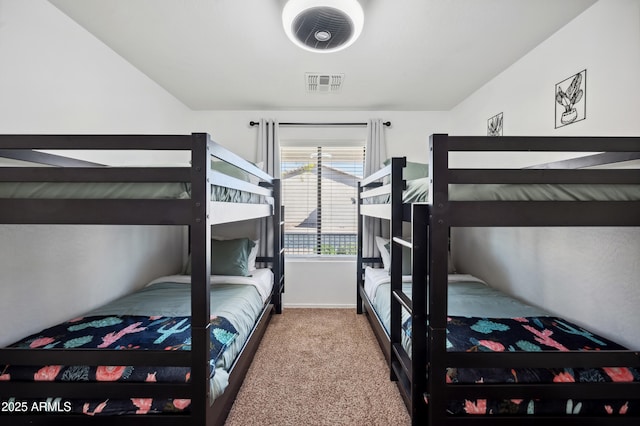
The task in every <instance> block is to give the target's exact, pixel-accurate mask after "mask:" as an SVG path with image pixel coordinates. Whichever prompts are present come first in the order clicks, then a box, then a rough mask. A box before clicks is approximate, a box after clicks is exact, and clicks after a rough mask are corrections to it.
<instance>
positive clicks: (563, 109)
mask: <svg viewBox="0 0 640 426" xmlns="http://www.w3.org/2000/svg"><path fill="white" fill-rule="evenodd" d="M586 92H587V70H586V69H585V70H582V71H580V72H579V73H577V74H574V75H572V76H571V77H569V78H566V79H564V80H562V81H561V82H560V83H558V84H556V91H555V106H556V109H555V110H556V118H555V120H556V121H555V125H556V129H557V128H559V127H563V126H566V125H567V124H572V123H576V122H578V121H581V120H584V119H585V118H586V115H587V108H586V105H587V103H586Z"/></svg>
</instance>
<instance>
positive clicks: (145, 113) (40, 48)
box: [0, 0, 190, 345]
mask: <svg viewBox="0 0 640 426" xmlns="http://www.w3.org/2000/svg"><path fill="white" fill-rule="evenodd" d="M188 113H189V110H188V109H187V108H185V107H184V105H182V104H181V103H180V102H178V101H177V100H176V99H175V98H173V97H172V96H170V95H169V94H168V93H167V92H165V91H164V90H162V89H161V88H160V87H159V86H157V85H156V84H155V83H153V82H151V81H150V80H149V79H148V78H147V77H146V76H144V75H143V74H142V73H140V72H139V71H138V70H136V69H135V68H133V67H132V66H131V65H130V64H129V63H127V62H126V61H124V60H123V59H122V58H121V57H119V56H118V55H116V54H115V53H114V52H113V51H111V50H110V49H108V48H107V47H105V46H104V45H103V44H102V43H101V42H99V41H98V40H96V39H95V38H94V37H93V36H91V35H90V34H89V33H87V32H86V31H85V30H84V29H82V28H80V27H79V26H78V25H77V24H75V23H74V22H73V21H72V20H70V19H69V18H68V17H66V16H65V15H63V14H62V13H61V12H60V11H58V9H56V8H55V7H53V6H52V5H51V4H49V3H48V2H46V1H44V0H20V1H18V0H0V133H177V132H180V133H184V132H185V131H190V129H187V128H186V126H185V123H186V118H187V114H188ZM101 159H102V160H104V158H101ZM115 160H118V159H117V158H115ZM121 160H122V159H121ZM0 241H1V244H0V271H1V272H0V286H1V287H2V297H0V345H3V344H7V343H10V342H11V341H12V340H14V339H16V338H18V337H21V336H22V335H24V334H26V333H31V332H37V331H38V330H39V329H41V328H42V327H44V326H48V325H51V324H53V323H55V322H58V321H61V320H65V319H68V318H69V317H71V316H75V315H79V314H81V313H83V312H85V311H87V310H88V309H91V308H92V307H94V306H96V305H98V304H101V303H104V301H105V300H107V299H112V298H115V297H117V296H119V295H121V294H124V293H126V292H128V291H131V289H133V288H136V287H139V286H142V285H144V284H145V283H147V282H148V281H149V280H150V279H152V278H154V277H156V276H158V275H164V274H168V273H173V272H176V271H177V270H179V269H180V266H181V262H182V252H183V247H182V229H181V228H176V227H162V228H161V229H160V228H159V227H120V226H116V227H108V229H107V227H101V226H9V225H0ZM150 248H151V249H150ZM39 297H42V298H41V299H39V300H38V298H39ZM43 301H44V302H43Z"/></svg>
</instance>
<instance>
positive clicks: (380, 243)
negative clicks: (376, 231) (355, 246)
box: [376, 237, 391, 271]
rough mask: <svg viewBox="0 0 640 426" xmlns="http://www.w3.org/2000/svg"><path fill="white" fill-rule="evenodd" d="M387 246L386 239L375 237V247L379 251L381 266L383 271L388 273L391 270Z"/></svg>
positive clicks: (387, 241)
mask: <svg viewBox="0 0 640 426" xmlns="http://www.w3.org/2000/svg"><path fill="white" fill-rule="evenodd" d="M387 244H389V240H387V239H386V238H382V237H376V246H377V247H378V250H379V251H380V257H381V258H382V266H383V267H384V270H385V271H388V270H389V269H390V268H391V254H390V253H389V249H388V248H387Z"/></svg>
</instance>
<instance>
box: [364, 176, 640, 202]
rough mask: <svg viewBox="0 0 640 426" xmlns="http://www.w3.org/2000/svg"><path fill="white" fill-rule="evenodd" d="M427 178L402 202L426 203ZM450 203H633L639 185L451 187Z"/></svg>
mask: <svg viewBox="0 0 640 426" xmlns="http://www.w3.org/2000/svg"><path fill="white" fill-rule="evenodd" d="M428 195H429V180H428V178H420V179H414V180H410V181H407V189H406V190H405V191H404V192H403V196H402V201H403V203H417V202H427V201H428ZM449 199H450V200H451V201H636V200H640V185H632V184H598V185H580V184H518V185H516V184H490V185H470V184H469V185H467V184H465V185H458V184H456V185H450V186H449ZM365 202H366V203H367V204H386V203H389V202H391V195H390V194H387V195H384V196H379V197H371V198H370V199H365Z"/></svg>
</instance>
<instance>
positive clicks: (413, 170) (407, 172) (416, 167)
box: [404, 161, 429, 180]
mask: <svg viewBox="0 0 640 426" xmlns="http://www.w3.org/2000/svg"><path fill="white" fill-rule="evenodd" d="M428 176H429V165H428V164H424V163H413V162H411V161H407V166H406V167H405V168H404V179H405V180H415V179H420V178H424V177H428Z"/></svg>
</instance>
